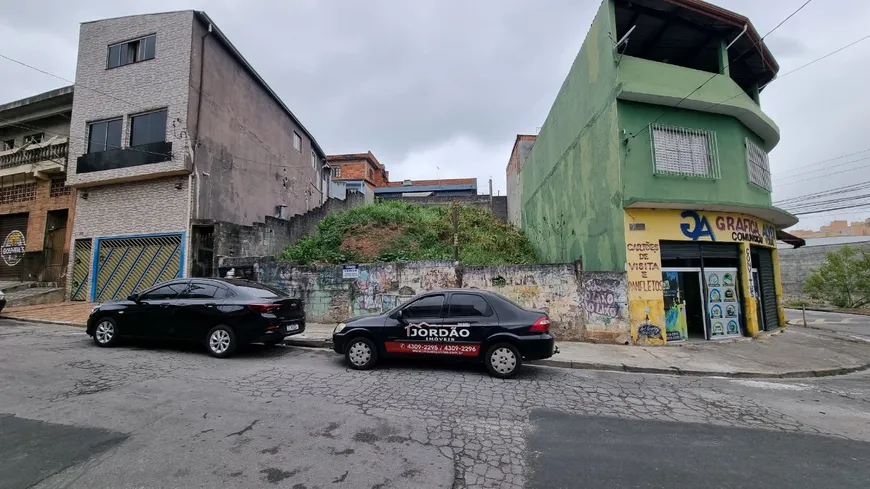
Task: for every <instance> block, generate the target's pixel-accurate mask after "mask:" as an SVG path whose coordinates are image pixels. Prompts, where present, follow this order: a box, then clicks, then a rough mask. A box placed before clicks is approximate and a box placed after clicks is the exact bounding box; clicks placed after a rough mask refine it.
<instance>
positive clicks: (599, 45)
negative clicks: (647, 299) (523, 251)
mask: <svg viewBox="0 0 870 489" xmlns="http://www.w3.org/2000/svg"><path fill="white" fill-rule="evenodd" d="M611 7H612V4H611V2H610V1H605V2H603V3H602V4H601V7H600V8H599V10H598V14H597V15H596V17H595V20H594V21H593V23H592V26H591V27H590V29H589V33H588V34H587V35H586V39H585V41H584V43H583V47H582V48H581V49H580V52H579V53H578V54H577V58H576V59H575V60H574V64H573V66H572V67H571V70H570V71H569V73H568V76H567V77H566V78H565V81H564V83H563V84H562V88H561V89H560V90H559V94H558V95H557V96H556V100H555V101H554V102H553V106H552V108H551V109H550V113H549V114H548V115H547V119H546V121H545V122H544V125H543V127H542V128H541V131H540V133H539V134H538V137H537V140H536V141H535V144H534V146H533V147H532V151H531V153H529V156H528V158H526V161H525V163H524V164H523V166H522V169H521V170H520V181H521V184H522V192H521V198H522V205H521V207H522V228H523V232H524V233H525V235H526V236H528V238H529V240H530V241H531V242H532V245H533V246H534V247H535V249H536V251H537V253H538V256H540V257H541V258H543V259H544V260H546V261H548V262H554V263H560V262H574V261H577V260H582V262H583V268H584V269H585V270H602V271H614V270H624V269H625V233H624V231H623V211H622V185H621V171H620V164H619V162H620V151H621V148H620V143H619V138H618V132H619V124H618V121H617V112H616V94H615V90H616V62H615V58H614V49H613V37H614V36H613V33H615V32H616V29H615V20H614V18H613V12H612V10H611ZM578 28H580V27H579V26H578Z"/></svg>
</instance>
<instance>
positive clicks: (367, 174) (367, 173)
mask: <svg viewBox="0 0 870 489" xmlns="http://www.w3.org/2000/svg"><path fill="white" fill-rule="evenodd" d="M366 178H368V179H369V180H371V178H372V169H371V168H369V167H366Z"/></svg>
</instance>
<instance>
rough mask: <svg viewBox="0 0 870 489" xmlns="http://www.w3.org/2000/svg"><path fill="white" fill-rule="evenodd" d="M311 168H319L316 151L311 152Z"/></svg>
mask: <svg viewBox="0 0 870 489" xmlns="http://www.w3.org/2000/svg"><path fill="white" fill-rule="evenodd" d="M311 168H314V169H317V155H316V154H315V153H314V151H312V152H311Z"/></svg>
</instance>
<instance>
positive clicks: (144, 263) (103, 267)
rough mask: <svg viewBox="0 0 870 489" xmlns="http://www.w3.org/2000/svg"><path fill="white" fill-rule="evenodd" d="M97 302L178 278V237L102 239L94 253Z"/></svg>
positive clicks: (176, 235)
mask: <svg viewBox="0 0 870 489" xmlns="http://www.w3.org/2000/svg"><path fill="white" fill-rule="evenodd" d="M97 256H98V261H97V277H96V279H97V280H96V289H95V290H94V292H93V293H92V295H93V297H94V300H95V301H97V302H100V301H106V300H111V299H116V298H119V297H127V296H128V295H130V294H132V293H133V292H139V291H142V290H144V289H147V288H148V287H151V286H152V285H154V284H158V283H160V282H164V281H166V280H171V279H173V278H176V277H180V276H181V235H180V234H175V235H168V236H153V237H145V238H118V239H105V240H101V241H100V243H99V248H98V250H97Z"/></svg>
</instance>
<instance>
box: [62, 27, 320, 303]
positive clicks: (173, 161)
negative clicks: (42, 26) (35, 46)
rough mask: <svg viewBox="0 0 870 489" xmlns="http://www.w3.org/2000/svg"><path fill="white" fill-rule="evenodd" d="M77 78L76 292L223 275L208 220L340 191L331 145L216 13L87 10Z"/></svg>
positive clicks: (73, 178)
mask: <svg viewBox="0 0 870 489" xmlns="http://www.w3.org/2000/svg"><path fill="white" fill-rule="evenodd" d="M76 86H77V87H80V88H77V89H76V96H75V98H74V100H73V107H72V116H71V121H70V165H69V172H68V177H67V182H68V185H70V186H72V187H74V188H76V189H77V190H78V197H77V201H76V209H77V210H76V214H75V219H74V222H73V226H72V227H73V238H74V242H73V256H74V260H73V264H72V265H71V266H70V274H71V276H72V278H73V280H72V281H71V284H72V285H74V286H72V287H70V290H69V293H70V296H71V298H72V299H73V300H92V301H102V300H107V299H112V298H117V297H126V296H127V295H129V294H130V293H133V292H136V291H140V290H142V289H144V288H147V287H150V286H152V285H153V284H156V283H159V282H161V281H163V280H168V279H172V278H174V277H183V276H190V275H191V274H194V275H211V274H212V272H213V270H212V269H211V264H212V263H213V257H212V256H211V250H212V248H213V243H211V240H212V239H213V238H212V234H213V225H210V224H209V223H214V222H217V221H221V222H229V223H235V224H242V225H250V224H252V223H254V222H259V221H262V220H263V219H264V218H265V217H267V216H273V217H285V216H291V215H294V214H301V213H304V212H306V211H308V210H310V209H313V208H315V207H318V206H319V205H320V204H321V203H322V202H324V201H325V200H326V198H327V197H328V189H329V186H330V173H329V167H328V164H327V162H326V156H325V153H324V152H323V150H322V149H321V147H320V146H319V145H318V143H317V141H316V140H315V139H314V137H313V136H312V135H311V133H310V132H309V131H308V130H307V129H306V128H305V126H304V125H303V124H302V122H301V121H300V120H299V119H298V118H297V117H296V116H295V115H294V114H293V112H292V111H291V110H290V109H289V108H288V107H287V106H286V105H285V104H284V103H283V102H282V101H281V99H280V98H279V97H278V95H277V94H276V93H275V92H274V91H273V90H272V89H271V88H270V87H269V85H267V84H266V82H265V81H264V80H263V79H262V78H261V77H260V75H259V74H258V73H257V72H256V71H255V70H254V68H253V67H252V66H251V65H250V63H248V61H247V60H245V58H244V57H243V56H242V54H241V53H240V52H239V51H238V49H236V47H235V46H233V44H232V43H231V42H230V40H229V39H227V37H226V36H225V35H224V34H223V33H222V32H221V30H220V29H219V28H218V27H217V25H215V23H214V22H213V21H212V20H211V19H210V18H209V16H208V15H207V14H206V13H205V12H201V11H193V10H186V11H179V12H168V13H158V14H146V15H133V16H127V17H120V18H113V19H105V20H98V21H94V22H85V23H83V24H82V25H81V29H80V36H79V50H78V63H77V68H76Z"/></svg>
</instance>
